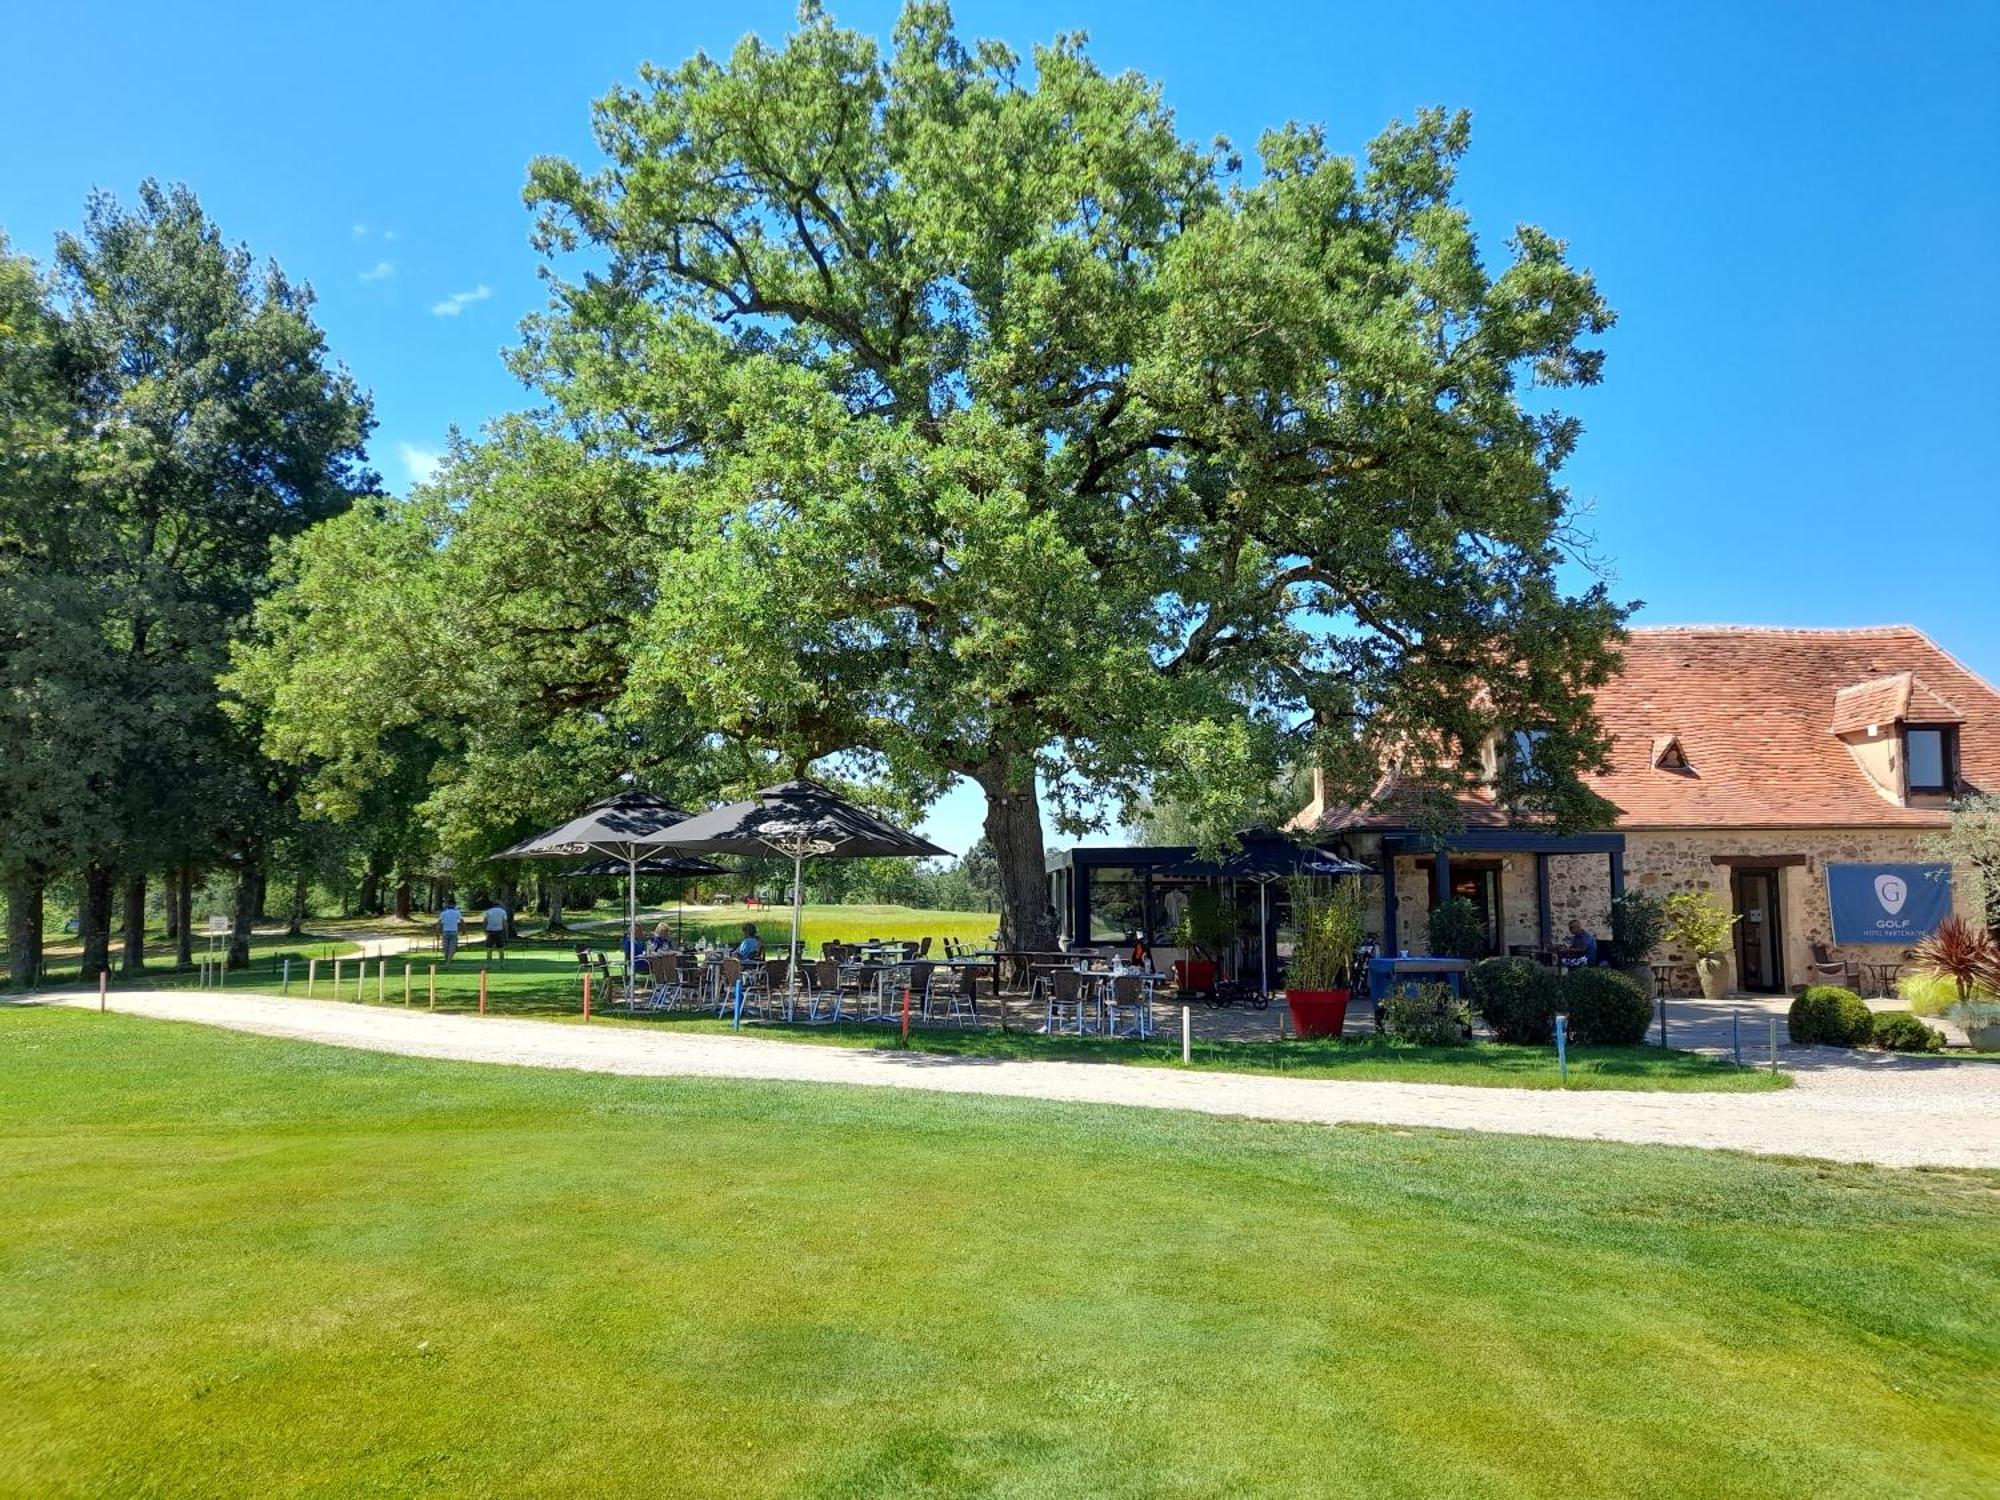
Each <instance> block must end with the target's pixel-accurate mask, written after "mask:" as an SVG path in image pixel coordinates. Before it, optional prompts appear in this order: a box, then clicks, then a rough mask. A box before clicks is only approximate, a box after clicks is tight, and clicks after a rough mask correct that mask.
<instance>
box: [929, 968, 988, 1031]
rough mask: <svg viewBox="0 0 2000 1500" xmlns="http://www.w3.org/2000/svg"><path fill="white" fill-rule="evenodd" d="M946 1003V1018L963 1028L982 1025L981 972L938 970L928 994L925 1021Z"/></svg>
mask: <svg viewBox="0 0 2000 1500" xmlns="http://www.w3.org/2000/svg"><path fill="white" fill-rule="evenodd" d="M939 1000H942V1001H943V1002H944V1019H945V1020H947V1021H953V1022H956V1023H957V1024H958V1025H960V1026H966V1025H972V1026H977V1025H978V1024H979V971H978V970H977V969H938V970H937V971H935V972H934V973H933V974H932V975H931V984H930V989H929V990H928V991H927V992H926V993H925V995H924V1019H925V1020H926V1021H928V1020H931V1019H932V1018H933V1015H934V1009H933V1007H934V1006H935V1004H936V1002H938V1001H939Z"/></svg>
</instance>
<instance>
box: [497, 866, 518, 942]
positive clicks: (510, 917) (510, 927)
mask: <svg viewBox="0 0 2000 1500" xmlns="http://www.w3.org/2000/svg"><path fill="white" fill-rule="evenodd" d="M520 899H521V883H520V882H519V881H518V880H503V881H501V882H500V904H501V905H502V906H504V907H506V908H507V936H508V937H509V938H510V939H511V938H517V937H519V936H520V934H519V933H518V932H516V931H515V930H514V907H515V905H516V904H517V903H518V902H519V901H520Z"/></svg>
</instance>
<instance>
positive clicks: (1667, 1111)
mask: <svg viewBox="0 0 2000 1500" xmlns="http://www.w3.org/2000/svg"><path fill="white" fill-rule="evenodd" d="M36 1000H37V1001H39V1002H40V1003H44V1004H62V1005H71V1006H77V1007H81V1008H86V1009H89V1008H94V1007H95V1006H96V1004H97V997H96V995H95V994H94V993H51V994H46V995H42V996H38V997H36ZM17 1003H32V1002H17ZM110 1005H111V1008H112V1009H114V1010H118V1011H122V1012H126V1013H129V1014H132V1015H139V1016H150V1017H155V1018H157V1019H161V1020H172V1021H191V1022H195V1023H197V1024H200V1025H205V1026H220V1027H225V1028H227V1029H229V1030H232V1031H249V1032H256V1033H258V1034H260V1035H264V1036H277V1037H288V1038H292V1039H294V1040H298V1041H308V1042H322V1043H326V1044H328V1045H331V1046H336V1047H358V1048H364V1049H368V1050H372V1051H377V1052H394V1053H400V1054H402V1055H404V1056H409V1057H429V1058H447V1059H454V1060H458V1061H464V1062H487V1063H512V1064H518V1065H522V1066H527V1067H541V1068H572V1069H578V1070H582V1071H587V1072H598V1073H618V1074H627V1075H640V1076H645V1077H658V1078H673V1077H695V1078H746V1079H771V1080H778V1081H783V1082H788V1083H835V1084H852V1085H858V1086H861V1087H865V1088H904V1089H928V1090H932V1091H935V1092H939V1093H962V1094H996V1095H1004V1096H1007V1097H1011V1098H1023V1099H1055V1100H1065V1101H1070V1102H1076V1103H1087V1104H1121V1105H1131V1106H1136V1107H1140V1108H1147V1109H1184V1110H1194V1111H1197V1112H1199V1113H1203V1114H1212V1115H1242V1116H1249V1117H1251V1118H1255V1119H1265V1120H1296V1121H1304V1122H1308V1123H1316V1124H1324V1125H1340V1124H1374V1125H1400V1126H1434V1127H1438V1128H1441V1129H1447V1130H1481V1131H1499V1132H1504V1133H1509V1134H1516V1135H1542V1136H1562V1137H1572V1138H1576V1139H1582V1140H1605V1141H1629V1142H1638V1143H1644V1144H1658V1145H1676V1146H1700V1147H1712V1148H1725V1149H1732V1150H1738V1151H1751V1152H1758V1153H1761V1154H1764V1155H1778V1156H1811V1157H1823V1158H1828V1159H1831V1160H1834V1161H1851V1162H1875V1163H1879V1164H1881V1165H1884V1166H1899V1167H1901V1166H1939V1167H1985V1168H2000V1064H1996V1063H1982V1062H1962V1061H1961V1062H1952V1061H1945V1060H1935V1059H1921V1058H1897V1057H1889V1056H1885V1055H1881V1054H1871V1053H1845V1052H1839V1051H1834V1050H1831V1049H1825V1048H1788V1049H1786V1050H1785V1052H1784V1053H1783V1054H1782V1056H1781V1059H1780V1060H1781V1065H1782V1066H1783V1067H1784V1068H1785V1069H1786V1071H1789V1072H1791V1073H1792V1074H1793V1076H1794V1077H1795V1078H1796V1080H1797V1087H1794V1088H1790V1089H1785V1090H1782V1091H1778V1092H1773V1093H1768V1094H1700V1093H1692V1094H1672V1093H1636V1092H1635V1093H1619V1092H1608V1091H1593V1092H1585V1091H1578V1092H1575V1093H1559V1092H1554V1091H1547V1090H1530V1089H1498V1088H1478V1087H1467V1086H1463V1085H1451V1084H1422V1083H1348V1082H1341V1081H1336V1080H1330V1079H1304V1078H1284V1077H1273V1076H1267V1075H1257V1074H1247V1073H1216V1072H1193V1071H1190V1072H1180V1071H1178V1070H1176V1069H1171V1068H1135V1067H1120V1066H1118V1065H1116V1064H1102V1063H1067V1062H1015V1061H1002V1060H995V1059H985V1058H959V1057H941V1056H937V1055H932V1054H924V1053H914V1052H901V1051H864V1050H860V1049H856V1048H848V1047H828V1046H815V1045H813V1044H810V1043H798V1042H783V1041H777V1040H772V1039H765V1038H759V1037H734V1036H715V1035H701V1034H695V1033H688V1032H670V1031H664V1030H663V1031H642V1030H639V1029H637V1028H635V1027H629V1026H616V1027H614V1026H605V1027H590V1026H584V1025H578V1024H573V1023H560V1022H549V1021H531V1020H515V1019H506V1018H500V1017H477V1016H458V1015H436V1014H433V1013H430V1012H426V1011H405V1010H401V1009H397V1008H389V1007H377V1006H365V1005H353V1004H347V1003H343V1002H339V1001H331V1000H300V999H284V998H279V997H277V996H264V995H251V994H219V993H214V992H208V991H198V990H120V991H113V992H112V995H111V999H110Z"/></svg>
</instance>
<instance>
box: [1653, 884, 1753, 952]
mask: <svg viewBox="0 0 2000 1500" xmlns="http://www.w3.org/2000/svg"><path fill="white" fill-rule="evenodd" d="M1666 913H1667V941H1668V942H1670V943H1672V944H1673V945H1674V946H1675V947H1676V948H1679V949H1681V950H1682V951H1683V952H1686V953H1691V954H1693V955H1694V957H1696V958H1697V959H1703V958H1708V959H1714V958H1720V957H1722V956H1723V955H1724V954H1725V953H1727V952H1728V951H1729V943H1730V934H1731V932H1732V931H1733V930H1734V929H1735V927H1736V922H1737V914H1736V913H1735V912H1733V911H1731V910H1729V909H1728V908H1727V907H1726V906H1723V905H1722V904H1721V903H1720V902H1718V901H1716V900H1715V898H1714V897H1712V896H1709V895H1707V894H1705V893H1703V892H1701V891H1676V892H1674V893H1673V895H1671V896H1669V897H1667V907H1666Z"/></svg>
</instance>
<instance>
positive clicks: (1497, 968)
mask: <svg viewBox="0 0 2000 1500" xmlns="http://www.w3.org/2000/svg"><path fill="white" fill-rule="evenodd" d="M1465 997H1466V999H1468V1000H1470V1001H1471V1002H1472V1008H1473V1009H1474V1010H1476V1011H1478V1012H1479V1015H1480V1019H1482V1020H1483V1021H1485V1022H1486V1025H1487V1028H1488V1029H1489V1030H1490V1031H1491V1032H1492V1033H1493V1035H1494V1038H1495V1039H1496V1040H1498V1041H1502V1042H1514V1043H1518V1044H1519V1045H1522V1046H1527V1047H1546V1046H1547V1045H1548V1044H1549V1043H1550V1042H1552V1041H1554V1040H1555V1035H1556V1012H1557V1011H1559V1010H1561V1009H1562V1002H1561V999H1560V995H1559V992H1558V988H1557V982H1556V976H1555V975H1553V974H1551V973H1550V972H1549V971H1548V970H1547V969H1545V968H1543V967H1542V966H1541V965H1540V964H1536V963H1530V962H1529V961H1528V960H1527V959H1525V958H1486V959H1481V960H1480V961H1479V962H1478V963H1476V964H1474V965H1473V966H1472V968H1471V969H1470V970H1469V971H1467V973H1466V976H1465Z"/></svg>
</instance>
